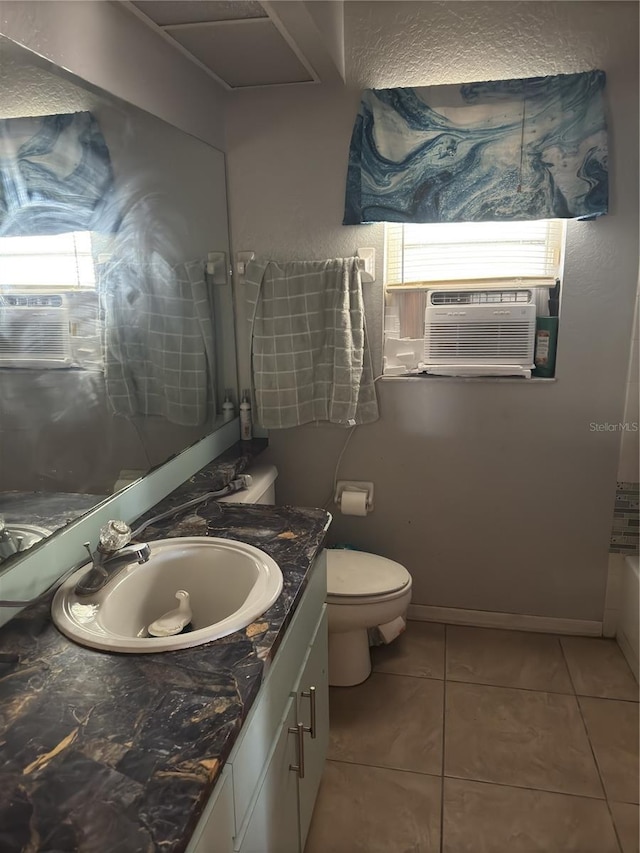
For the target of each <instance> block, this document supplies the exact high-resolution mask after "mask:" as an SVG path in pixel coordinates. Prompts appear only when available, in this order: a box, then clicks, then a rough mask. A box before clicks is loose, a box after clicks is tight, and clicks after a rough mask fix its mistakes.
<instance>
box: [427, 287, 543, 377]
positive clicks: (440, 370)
mask: <svg viewBox="0 0 640 853" xmlns="http://www.w3.org/2000/svg"><path fill="white" fill-rule="evenodd" d="M535 332H536V305H535V301H534V299H533V295H532V292H531V290H524V289H518V288H511V289H508V288H505V287H504V286H503V287H489V288H486V289H483V290H479V289H478V290H457V291H453V290H430V291H428V293H427V308H426V311H425V335H424V363H423V364H422V365H421V368H422V369H423V370H425V371H426V372H427V373H434V374H438V375H444V376H525V377H530V376H531V369H532V368H533V366H534V364H533V348H534V343H535Z"/></svg>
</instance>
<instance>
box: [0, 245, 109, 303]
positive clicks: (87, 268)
mask: <svg viewBox="0 0 640 853" xmlns="http://www.w3.org/2000/svg"><path fill="white" fill-rule="evenodd" d="M95 284H96V279H95V267H94V260H93V251H92V246H91V232H90V231H74V232H71V233H67V234H52V235H47V236H44V237H35V236H29V237H1V238H0V286H3V287H10V288H24V287H37V288H43V287H44V288H55V289H59V290H78V289H80V288H95Z"/></svg>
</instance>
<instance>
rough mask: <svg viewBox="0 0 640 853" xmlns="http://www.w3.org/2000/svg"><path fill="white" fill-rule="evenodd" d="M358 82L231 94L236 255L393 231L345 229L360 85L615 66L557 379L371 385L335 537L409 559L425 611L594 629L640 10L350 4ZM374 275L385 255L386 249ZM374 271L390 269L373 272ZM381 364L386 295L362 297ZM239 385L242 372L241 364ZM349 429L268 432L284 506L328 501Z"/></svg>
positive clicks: (620, 361) (621, 357) (631, 280)
mask: <svg viewBox="0 0 640 853" xmlns="http://www.w3.org/2000/svg"><path fill="white" fill-rule="evenodd" d="M345 38H346V56H347V80H348V85H347V87H346V88H343V87H335V88H329V87H322V86H318V87H287V88H278V89H274V90H273V91H264V90H262V91H260V92H249V91H247V92H241V93H240V92H238V93H235V94H234V97H233V99H230V100H229V103H228V111H227V148H228V152H229V155H228V165H229V185H230V212H231V228H232V237H233V243H234V248H235V250H244V249H253V250H255V251H256V252H257V253H259V254H260V255H266V256H270V257H273V258H278V259H285V258H287V259H293V258H300V259H311V258H323V257H331V256H340V255H350V254H352V253H353V252H354V251H355V249H356V248H357V247H358V246H372V245H374V246H376V247H377V248H378V249H380V250H381V241H382V228H381V226H360V227H342V226H341V225H340V222H341V219H342V213H343V201H344V186H345V175H346V165H347V152H348V146H349V139H350V135H351V129H352V126H353V121H354V118H355V114H356V110H357V104H358V99H359V93H360V89H361V88H362V87H386V86H394V85H405V86H406V85H418V84H421V85H426V84H430V83H454V82H463V81H474V80H484V79H490V78H501V77H516V76H534V75H543V74H555V73H561V72H574V71H582V70H588V69H591V68H603V69H604V70H605V71H606V72H607V75H608V83H607V93H608V101H609V107H610V131H611V132H610V149H611V151H610V162H611V174H610V178H611V213H610V214H609V215H608V216H607V217H604V218H603V219H602V220H601V221H597V222H592V223H571V224H570V227H569V233H568V243H567V260H566V276H565V283H564V284H565V290H564V299H563V305H562V318H561V329H560V336H559V350H558V361H557V381H556V382H550V383H538V384H534V383H530V384H528V383H525V382H517V381H516V382H463V381H449V380H433V379H431V380H429V379H425V380H421V379H414V380H408V381H406V380H401V379H399V380H395V379H384V380H381V381H380V382H378V384H377V386H376V387H377V388H378V392H379V398H380V404H381V411H382V416H381V419H380V420H379V421H378V422H377V423H376V424H373V425H370V426H366V427H361V428H359V429H358V431H357V433H356V435H355V436H354V437H353V440H352V441H351V443H350V446H349V449H348V451H347V453H346V454H345V457H344V459H343V462H342V466H341V470H340V475H341V477H343V478H353V479H363V480H369V479H371V480H373V481H374V482H375V485H376V509H375V512H374V513H373V514H372V515H370V516H368V517H367V518H364V519H360V518H347V517H341V516H339V515H338V516H336V517H335V519H334V524H333V527H332V531H331V535H332V537H333V540H334V541H339V542H351V543H354V544H356V545H359V546H360V547H363V548H368V549H371V550H373V551H376V552H378V553H381V554H384V555H387V556H390V557H394V558H396V559H398V560H399V561H401V562H403V563H404V564H405V565H406V566H407V568H408V569H409V570H410V571H411V573H412V575H413V578H414V602H415V603H418V604H432V605H440V606H450V607H463V608H478V609H486V610H492V611H506V612H515V613H525V614H539V615H548V616H559V617H569V618H579V619H593V620H600V619H601V618H602V610H603V598H604V587H605V578H606V567H607V551H608V542H609V535H610V529H611V517H612V509H613V500H614V494H615V482H616V471H617V462H618V452H619V444H620V436H619V434H616V433H611V432H596V431H592V429H591V428H590V424H591V423H600V422H617V421H619V420H621V419H622V416H623V412H624V405H625V392H626V365H627V359H628V356H629V344H630V339H631V321H632V311H633V300H634V296H635V289H636V281H637V262H638V211H637V186H638V164H637V160H638V73H637V68H638V7H637V5H636V4H635V3H625V2H623V3H617V2H584V3H583V2H559V3H555V2H541V3H526V2H525V3H511V2H496V3H483V2H473V3H461V2H448V3H447V2H445V3H430V2H420V3H417V2H401V0H397V2H391V3H387V2H354V3H346V4H345ZM378 258H379V261H381V259H382V252H381V251H380V252H379V254H378ZM378 269H380V267H378ZM366 300H367V312H368V320H369V331H370V337H371V339H372V343H373V346H374V350H375V352H376V354H377V358H378V363H379V353H380V317H381V306H382V293H381V284H380V274H379V279H378V281H377V282H376V283H375V284H374V285H369V286H368V289H367V291H366ZM242 364H243V371H244V376H243V377H242V382H241V385H244V384H246V370H247V360H246V355H245V358H244V359H243V360H242ZM344 438H345V433H344V432H342V431H341V430H339V429H338V428H332V427H328V426H321V427H312V426H308V427H301V428H298V429H293V430H283V431H276V430H274V431H272V432H271V435H270V441H271V446H270V450H269V455H270V461H273V462H275V463H276V464H277V465H278V467H279V469H280V478H279V480H278V488H279V500H280V502H284V503H292V504H307V505H318V504H323V503H324V502H325V500H326V499H327V497H328V495H329V494H330V493H331V485H332V478H333V469H334V465H335V462H336V459H337V456H338V453H339V451H340V448H341V447H342V444H343V441H344Z"/></svg>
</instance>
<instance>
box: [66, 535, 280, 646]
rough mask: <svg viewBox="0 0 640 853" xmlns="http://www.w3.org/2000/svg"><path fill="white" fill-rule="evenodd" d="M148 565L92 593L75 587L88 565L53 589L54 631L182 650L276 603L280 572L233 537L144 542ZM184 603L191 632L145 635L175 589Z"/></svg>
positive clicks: (94, 641)
mask: <svg viewBox="0 0 640 853" xmlns="http://www.w3.org/2000/svg"><path fill="white" fill-rule="evenodd" d="M149 544H150V548H151V556H150V557H149V560H148V562H146V563H143V564H141V565H139V564H138V563H133V564H132V565H130V566H127V567H126V568H124V569H122V570H121V571H120V573H119V574H117V575H116V576H115V577H113V578H112V579H111V580H110V581H109V582H108V583H107V585H106V586H105V587H103V588H102V589H101V590H100V591H99V592H97V593H94V594H93V595H91V596H88V597H87V596H77V595H76V594H75V592H74V589H75V586H76V584H77V582H78V581H79V580H80V578H81V577H82V576H83V575H84V574H86V572H87V570H88V568H89V564H87V566H84V567H83V568H82V569H80V570H79V571H77V572H75V573H74V574H73V575H71V576H70V577H69V578H68V580H66V581H65V582H64V584H62V585H61V586H60V588H59V589H58V591H57V592H56V595H55V597H54V599H53V604H52V607H51V614H52V616H53V621H54V622H55V624H56V626H57V627H58V628H59V629H60V631H62V633H63V634H65V635H66V636H67V637H69V638H70V639H72V640H75V641H76V642H77V643H80V644H81V645H83V646H90V647H91V648H95V649H105V650H107V651H113V652H130V653H134V654H144V653H146V652H162V651H171V650H175V649H187V648H190V647H191V646H199V645H202V643H208V642H209V641H210V640H216V639H218V638H219V637H226V636H227V634H232V633H233V632H234V631H238V630H240V629H241V628H246V626H247V625H250V624H251V622H253V621H254V620H255V619H256V618H257V617H258V616H261V615H262V614H263V613H264V612H265V610H268V608H269V607H271V605H272V604H273V603H274V602H275V600H276V599H277V597H278V596H279V595H280V592H281V591H282V572H281V571H280V569H279V567H278V565H277V563H276V562H275V561H274V560H272V559H271V557H269V556H268V555H267V554H265V553H264V551H260V550H259V549H258V548H254V547H253V546H252V545H245V544H244V543H243V542H236V541H235V540H232V539H216V538H212V537H211V538H209V537H197V536H193V537H187V536H185V537H181V538H177V539H162V540H159V541H157V542H150V543H149ZM180 589H184V590H186V591H187V592H188V593H189V595H190V599H191V607H192V610H193V618H192V622H191V626H192V630H191V631H189V632H188V633H182V634H177V635H176V636H173V637H150V636H148V633H147V627H148V626H149V625H150V624H151V623H152V622H153V621H154V620H156V619H158V618H159V617H160V616H162V615H163V614H165V613H166V612H167V611H169V610H172V609H173V608H175V607H176V599H175V594H176V591H177V590H180Z"/></svg>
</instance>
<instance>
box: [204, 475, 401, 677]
mask: <svg viewBox="0 0 640 853" xmlns="http://www.w3.org/2000/svg"><path fill="white" fill-rule="evenodd" d="M247 473H248V474H251V476H252V478H253V483H252V485H251V486H250V487H249V488H248V489H245V490H243V491H241V492H236V493H235V494H233V495H229V496H228V497H226V498H220V499H219V500H222V501H224V502H225V503H261V504H273V503H275V480H276V477H277V476H278V472H277V470H276V468H275V467H274V466H273V465H255V466H253V467H252V468H250V469H249V470H248V471H247ZM325 553H326V557H327V616H328V622H329V684H331V685H332V686H334V687H351V686H352V685H354V684H360V683H361V682H362V681H364V680H365V679H366V678H368V676H369V675H370V673H371V654H370V652H369V633H368V631H369V628H375V627H377V626H383V625H386V624H387V623H389V622H393V620H394V619H398V617H404V615H405V613H406V612H407V608H408V607H409V603H410V601H411V575H410V574H409V572H408V571H407V570H406V569H405V567H404V566H401V565H400V563H396V562H394V561H393V560H388V559H387V558H386V557H379V556H378V555H377V554H367V553H365V552H364V551H351V550H347V549H344V550H342V549H332V548H328V549H327V550H326V552H325Z"/></svg>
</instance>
